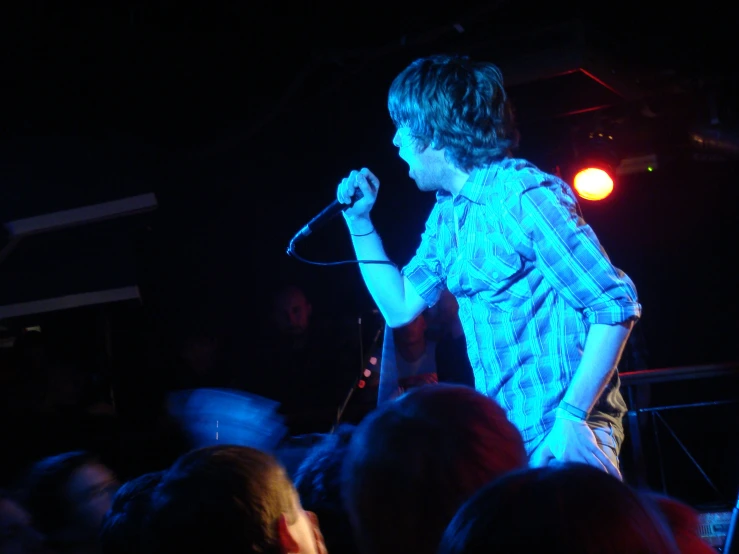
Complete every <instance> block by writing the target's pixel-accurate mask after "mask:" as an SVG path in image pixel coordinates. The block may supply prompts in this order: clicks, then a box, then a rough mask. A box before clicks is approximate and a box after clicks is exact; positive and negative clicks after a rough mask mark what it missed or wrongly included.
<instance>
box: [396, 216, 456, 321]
mask: <svg viewBox="0 0 739 554" xmlns="http://www.w3.org/2000/svg"><path fill="white" fill-rule="evenodd" d="M440 220H441V212H440V208H439V204H438V203H437V204H434V208H433V209H432V210H431V213H430V214H429V217H428V219H427V220H426V228H425V230H424V232H423V234H422V235H421V244H420V245H419V246H418V249H417V250H416V253H415V255H414V256H413V257H412V258H411V260H410V261H409V262H408V264H406V266H405V267H404V268H403V270H402V271H401V273H402V274H403V275H404V276H405V277H406V278H407V279H408V280H409V281H410V282H411V284H412V285H413V287H414V288H415V289H416V292H417V293H418V295H419V296H420V297H421V298H423V299H424V301H425V302H426V305H427V306H429V307H431V306H433V305H434V304H436V302H438V300H439V296H440V295H441V292H442V290H443V289H444V286H445V282H446V279H445V276H444V274H443V271H442V265H441V260H439V255H438V250H437V246H438V245H437V241H438V229H439V222H440Z"/></svg>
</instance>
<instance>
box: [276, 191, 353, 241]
mask: <svg viewBox="0 0 739 554" xmlns="http://www.w3.org/2000/svg"><path fill="white" fill-rule="evenodd" d="M363 196H364V194H362V191H361V190H359V189H357V190H355V191H354V196H352V202H351V204H342V203H341V202H339V201H338V200H334V201H333V202H331V203H330V204H329V205H328V206H326V207H325V208H324V209H323V211H321V213H319V214H318V215H317V216H316V217H314V218H313V219H311V220H310V221H309V222H308V223H307V224H306V225H305V227H303V228H302V229H301V230H300V231H298V232H297V233H296V234H295V236H294V237H293V239H292V241H290V242H291V244H292V243H293V242H295V241H296V240H299V239H302V238H304V237H307V236H308V235H310V234H311V233H312V232H313V231H315V230H316V229H319V228H320V227H323V226H324V225H326V223H328V222H329V221H331V220H332V219H333V218H334V217H336V216H337V215H339V214H340V213H341V212H343V211H344V210H346V209H347V208H351V207H352V206H353V205H354V204H355V203H356V202H357V200H359V199H360V198H362V197H363Z"/></svg>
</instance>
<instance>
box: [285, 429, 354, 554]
mask: <svg viewBox="0 0 739 554" xmlns="http://www.w3.org/2000/svg"><path fill="white" fill-rule="evenodd" d="M354 429H355V426H354V425H352V424H348V423H342V424H341V425H340V426H339V428H338V429H337V430H336V432H334V433H331V434H328V435H324V436H323V437H322V440H321V441H320V442H318V443H317V444H315V445H314V446H313V447H312V448H311V449H310V450H309V452H308V454H307V455H306V457H305V458H304V459H303V461H302V463H301V464H300V466H299V467H298V469H297V471H296V473H295V479H294V480H295V488H296V489H297V491H298V494H299V495H300V501H301V503H302V505H303V508H305V509H306V510H310V511H311V512H314V513H315V514H316V515H317V516H318V521H319V522H320V524H321V533H322V534H323V539H324V541H325V543H326V549H327V550H328V551H329V552H340V553H342V554H351V553H353V552H358V548H357V546H356V542H355V540H354V536H353V534H352V532H351V525H350V523H349V516H348V514H347V512H346V508H345V507H344V505H343V502H342V498H341V465H342V463H343V461H344V458H345V457H346V452H347V450H348V448H349V441H350V440H351V437H352V434H353V433H354Z"/></svg>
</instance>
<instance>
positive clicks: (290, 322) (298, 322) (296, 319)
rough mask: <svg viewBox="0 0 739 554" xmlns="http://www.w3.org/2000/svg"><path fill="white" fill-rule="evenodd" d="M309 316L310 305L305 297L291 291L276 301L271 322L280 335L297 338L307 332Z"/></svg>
mask: <svg viewBox="0 0 739 554" xmlns="http://www.w3.org/2000/svg"><path fill="white" fill-rule="evenodd" d="M310 315H311V305H310V303H308V300H306V298H305V296H303V295H302V294H299V293H298V292H297V291H291V292H289V293H287V294H284V295H282V296H281V297H280V298H279V299H278V300H277V303H276V305H275V308H274V312H273V320H274V322H275V324H276V325H277V328H278V329H279V331H280V332H281V333H284V334H286V335H292V336H297V335H302V334H303V333H305V332H306V331H307V330H308V323H309V322H310Z"/></svg>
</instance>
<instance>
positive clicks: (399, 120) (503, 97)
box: [388, 55, 519, 171]
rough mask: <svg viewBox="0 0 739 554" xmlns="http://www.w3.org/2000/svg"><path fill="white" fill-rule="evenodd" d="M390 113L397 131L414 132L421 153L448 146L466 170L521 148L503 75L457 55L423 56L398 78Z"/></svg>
mask: <svg viewBox="0 0 739 554" xmlns="http://www.w3.org/2000/svg"><path fill="white" fill-rule="evenodd" d="M388 110H389V111H390V117H391V118H392V120H393V123H395V126H396V127H398V128H401V127H408V128H409V130H410V135H411V136H412V137H413V138H414V139H415V141H416V144H417V147H418V148H419V149H420V150H424V149H426V148H427V147H428V146H433V147H434V148H437V149H442V148H445V149H446V152H447V155H448V156H449V160H450V161H451V162H452V163H454V165H456V166H457V167H458V168H459V169H462V170H466V171H469V170H471V169H474V168H476V167H482V166H484V165H487V164H489V163H491V162H494V161H497V160H500V159H503V158H505V157H508V156H510V155H511V153H512V151H513V150H514V149H515V148H516V147H517V146H518V139H519V135H518V131H517V130H516V126H515V122H514V117H513V108H512V105H511V103H510V102H509V100H508V96H507V94H506V91H505V89H504V88H503V74H502V73H501V71H500V69H498V67H497V66H495V65H494V64H492V63H489V62H475V61H472V60H471V59H470V58H469V57H467V56H456V55H455V56H450V55H437V56H431V57H427V58H420V59H418V60H416V61H414V62H413V63H411V64H410V65H409V66H408V67H407V68H405V69H404V70H403V71H402V72H401V73H400V74H399V75H398V76H397V77H396V78H395V79H394V80H393V82H392V85H391V86H390V92H389V95H388Z"/></svg>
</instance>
